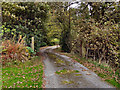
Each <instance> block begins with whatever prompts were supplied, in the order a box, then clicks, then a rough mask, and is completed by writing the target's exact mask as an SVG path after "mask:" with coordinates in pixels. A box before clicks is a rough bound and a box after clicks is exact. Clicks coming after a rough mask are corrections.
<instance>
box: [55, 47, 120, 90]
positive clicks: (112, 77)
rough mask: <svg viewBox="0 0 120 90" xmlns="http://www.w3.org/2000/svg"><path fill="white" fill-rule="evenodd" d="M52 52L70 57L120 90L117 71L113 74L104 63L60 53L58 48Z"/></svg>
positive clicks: (111, 69) (112, 69) (113, 71)
mask: <svg viewBox="0 0 120 90" xmlns="http://www.w3.org/2000/svg"><path fill="white" fill-rule="evenodd" d="M54 51H55V52H58V53H60V54H63V55H66V56H69V57H71V58H72V59H73V61H75V62H76V61H77V62H79V63H81V64H83V65H84V66H86V67H87V68H89V69H90V70H92V71H94V72H95V73H96V74H97V75H98V76H100V77H101V78H102V80H104V81H107V82H108V83H110V84H112V85H113V86H115V87H117V88H120V79H119V77H120V75H119V73H120V72H119V70H116V72H115V69H114V68H111V67H110V66H109V65H107V64H106V63H101V64H99V63H98V62H97V61H93V60H92V59H85V58H81V57H79V56H78V55H75V54H71V53H64V52H61V50H60V48H58V49H55V50H54Z"/></svg>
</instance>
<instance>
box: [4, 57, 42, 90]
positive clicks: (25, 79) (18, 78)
mask: <svg viewBox="0 0 120 90" xmlns="http://www.w3.org/2000/svg"><path fill="white" fill-rule="evenodd" d="M42 76H43V63H42V61H41V59H40V57H39V56H35V57H34V58H32V60H29V61H26V62H24V63H22V62H17V65H16V64H13V63H12V64H11V65H10V66H3V67H2V82H3V85H2V88H42V83H43V80H42Z"/></svg>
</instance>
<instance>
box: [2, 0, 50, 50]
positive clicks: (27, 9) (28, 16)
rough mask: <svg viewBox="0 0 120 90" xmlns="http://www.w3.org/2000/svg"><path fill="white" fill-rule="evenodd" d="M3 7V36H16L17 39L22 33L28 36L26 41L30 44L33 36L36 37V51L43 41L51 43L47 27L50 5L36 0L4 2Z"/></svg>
mask: <svg viewBox="0 0 120 90" xmlns="http://www.w3.org/2000/svg"><path fill="white" fill-rule="evenodd" d="M2 7H3V10H2V13H3V28H4V29H3V38H7V39H9V38H12V37H13V36H15V37H16V38H15V39H16V40H17V37H18V36H19V34H21V35H22V36H26V43H27V45H28V46H30V45H31V37H35V51H38V50H39V48H40V46H41V45H42V44H41V43H46V44H48V43H49V41H48V40H47V34H46V27H45V22H46V19H47V17H48V16H47V12H48V9H49V8H48V5H46V4H45V3H34V2H19V3H5V2H4V3H2Z"/></svg>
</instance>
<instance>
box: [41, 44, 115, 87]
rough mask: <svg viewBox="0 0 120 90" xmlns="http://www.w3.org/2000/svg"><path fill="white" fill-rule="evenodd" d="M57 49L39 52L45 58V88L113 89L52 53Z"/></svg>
mask: <svg viewBox="0 0 120 90" xmlns="http://www.w3.org/2000/svg"><path fill="white" fill-rule="evenodd" d="M57 47H58V46H51V47H47V48H44V49H42V50H41V52H42V53H43V55H44V57H45V60H44V65H45V71H44V73H45V81H46V85H45V88H114V87H113V86H111V85H109V84H108V83H107V82H105V81H102V80H101V78H100V77H99V76H97V75H96V74H95V73H94V72H92V71H90V70H89V69H88V68H86V67H84V66H83V65H81V64H80V63H78V62H73V61H72V59H71V58H70V57H67V56H65V55H60V54H58V53H55V52H53V49H55V48H57Z"/></svg>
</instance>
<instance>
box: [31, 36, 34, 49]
mask: <svg viewBox="0 0 120 90" xmlns="http://www.w3.org/2000/svg"><path fill="white" fill-rule="evenodd" d="M31 48H32V49H33V51H34V37H32V43H31Z"/></svg>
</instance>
